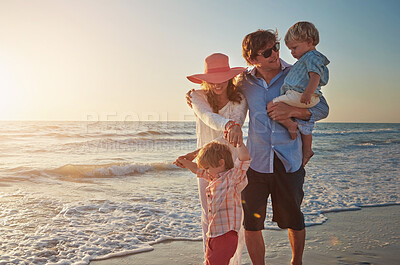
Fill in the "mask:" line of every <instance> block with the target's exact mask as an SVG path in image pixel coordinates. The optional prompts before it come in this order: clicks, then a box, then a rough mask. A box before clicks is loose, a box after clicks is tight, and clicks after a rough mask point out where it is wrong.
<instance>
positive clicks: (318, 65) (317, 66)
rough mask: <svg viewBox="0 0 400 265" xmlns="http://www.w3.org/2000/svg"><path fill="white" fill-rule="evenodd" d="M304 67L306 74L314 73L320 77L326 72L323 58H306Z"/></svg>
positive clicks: (314, 56)
mask: <svg viewBox="0 0 400 265" xmlns="http://www.w3.org/2000/svg"><path fill="white" fill-rule="evenodd" d="M305 65H306V67H307V71H308V72H314V73H317V74H319V75H320V76H322V75H323V74H324V72H325V71H326V65H325V63H324V58H322V57H320V56H318V55H315V54H314V55H312V56H308V58H307V60H305Z"/></svg>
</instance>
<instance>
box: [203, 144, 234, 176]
mask: <svg viewBox="0 0 400 265" xmlns="http://www.w3.org/2000/svg"><path fill="white" fill-rule="evenodd" d="M196 158H197V165H198V167H199V168H208V167H219V166H220V165H219V161H220V160H221V159H223V160H224V161H225V169H226V170H229V169H231V168H233V159H232V153H231V150H230V149H229V147H228V146H227V145H226V144H221V143H218V142H210V143H208V144H206V145H205V146H203V148H201V149H200V152H199V153H198V154H197V157H196Z"/></svg>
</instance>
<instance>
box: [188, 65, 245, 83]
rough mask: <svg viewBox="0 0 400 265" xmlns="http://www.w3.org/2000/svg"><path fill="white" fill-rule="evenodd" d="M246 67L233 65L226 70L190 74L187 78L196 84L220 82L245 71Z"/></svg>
mask: <svg viewBox="0 0 400 265" xmlns="http://www.w3.org/2000/svg"><path fill="white" fill-rule="evenodd" d="M246 69H247V68H245V67H233V68H231V69H230V70H229V71H226V72H218V73H209V74H197V75H190V76H187V77H186V78H187V79H189V81H191V82H193V83H196V84H201V83H203V81H205V82H207V83H213V84H220V83H223V82H225V81H228V80H229V79H232V78H234V77H235V76H237V75H238V74H240V73H242V72H244V71H245V70H246Z"/></svg>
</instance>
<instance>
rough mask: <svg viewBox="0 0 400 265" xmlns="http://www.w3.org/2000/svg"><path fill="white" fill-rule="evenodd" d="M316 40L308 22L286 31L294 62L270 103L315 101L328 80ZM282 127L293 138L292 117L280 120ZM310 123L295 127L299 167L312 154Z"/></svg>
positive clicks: (310, 104) (306, 104)
mask: <svg viewBox="0 0 400 265" xmlns="http://www.w3.org/2000/svg"><path fill="white" fill-rule="evenodd" d="M318 43H319V33H318V30H317V28H316V27H315V26H314V24H312V23H310V22H297V23H296V24H294V25H293V26H292V27H291V28H290V29H289V30H288V32H287V33H286V36H285V44H286V46H287V47H288V48H289V49H290V50H291V53H292V55H293V57H294V58H296V59H298V61H297V62H296V63H295V64H294V65H293V67H292V69H291V70H290V72H289V74H288V75H287V76H286V78H285V81H284V84H283V85H282V88H281V94H282V95H281V96H279V97H277V98H274V100H273V102H274V103H275V102H284V103H286V104H288V105H291V106H295V107H299V108H311V107H313V106H315V105H317V104H318V102H319V97H320V96H321V95H322V93H321V86H324V85H326V84H327V83H328V79H329V72H328V68H327V65H328V64H329V60H328V59H327V58H326V57H325V56H324V55H323V54H322V53H320V52H318V51H317V50H316V49H315V47H316V46H317V44H318ZM280 123H281V124H282V125H283V126H285V127H286V128H287V129H288V131H289V134H290V136H291V137H292V139H296V137H297V133H296V129H297V127H298V125H297V123H296V122H294V121H293V120H292V119H286V120H283V121H280ZM313 127H314V123H313V122H308V125H304V124H303V125H302V126H299V130H300V133H301V139H302V142H303V166H304V165H305V164H307V162H308V161H309V160H310V158H311V157H312V156H313V155H314V152H313V151H312V147H311V146H312V134H311V133H312V129H313Z"/></svg>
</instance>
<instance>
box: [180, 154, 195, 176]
mask: <svg viewBox="0 0 400 265" xmlns="http://www.w3.org/2000/svg"><path fill="white" fill-rule="evenodd" d="M177 161H178V162H179V163H180V164H181V165H183V166H184V167H185V168H187V169H189V170H190V171H192V173H194V174H196V173H197V170H198V169H199V168H198V167H197V164H196V163H194V162H192V161H190V160H187V159H185V158H178V159H177Z"/></svg>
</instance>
